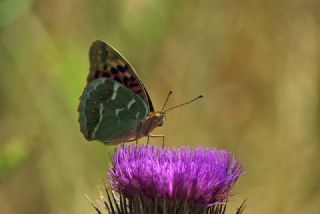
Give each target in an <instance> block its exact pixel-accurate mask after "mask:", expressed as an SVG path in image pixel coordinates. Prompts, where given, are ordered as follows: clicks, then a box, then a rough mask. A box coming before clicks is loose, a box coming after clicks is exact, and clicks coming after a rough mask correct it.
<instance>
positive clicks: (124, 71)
mask: <svg viewBox="0 0 320 214" xmlns="http://www.w3.org/2000/svg"><path fill="white" fill-rule="evenodd" d="M89 61H90V71H89V74H88V77H87V85H86V87H85V89H84V90H83V92H82V95H81V97H80V104H79V108H78V111H79V123H80V130H81V132H82V133H83V135H84V136H85V138H86V139H87V140H89V141H91V140H98V141H101V142H103V143H105V144H117V143H122V142H129V141H134V140H137V139H139V138H141V137H144V136H148V141H149V137H150V136H152V135H150V132H151V131H153V130H154V129H155V128H156V127H159V126H162V125H163V122H164V120H165V113H166V111H167V110H166V111H164V107H165V105H166V103H167V101H168V98H169V96H170V94H171V92H170V93H169V94H168V96H167V99H166V102H165V104H164V106H163V108H162V110H161V111H155V110H154V108H153V105H152V102H151V99H150V96H149V94H148V92H147V90H146V88H145V87H144V85H143V83H142V82H141V81H140V79H139V77H138V75H137V73H136V72H135V71H134V69H133V68H132V66H131V65H130V64H129V63H128V61H127V60H126V59H125V58H124V57H123V56H122V55H121V54H120V53H119V52H118V51H116V50H115V49H114V48H113V47H111V46H110V45H108V44H107V43H105V42H103V41H99V40H97V41H94V42H93V43H92V45H91V47H90V50H89ZM200 97H202V96H199V97H198V98H200ZM196 99H197V98H196ZM194 100H195V99H194ZM189 102H190V101H189ZM189 102H187V103H189ZM185 104H186V103H185ZM182 105H184V104H182ZM179 106H181V105H179ZM174 108H175V107H174ZM170 109H173V108H170ZM170 109H168V110H170ZM157 137H163V140H164V136H163V135H160V136H157Z"/></svg>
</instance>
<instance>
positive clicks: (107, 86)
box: [79, 78, 148, 142]
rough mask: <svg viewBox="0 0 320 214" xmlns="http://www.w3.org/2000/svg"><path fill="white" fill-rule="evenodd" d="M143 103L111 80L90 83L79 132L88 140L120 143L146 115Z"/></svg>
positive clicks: (80, 109) (83, 103) (81, 112)
mask: <svg viewBox="0 0 320 214" xmlns="http://www.w3.org/2000/svg"><path fill="white" fill-rule="evenodd" d="M147 111H148V110H147V106H146V104H145V103H144V101H143V100H142V99H141V98H140V97H139V96H138V95H136V94H135V93H133V92H132V91H131V90H129V89H128V88H126V87H125V86H123V85H121V84H120V83H118V82H116V81H114V80H111V79H109V78H99V79H96V80H93V81H91V82H90V83H89V84H88V85H87V87H86V88H85V89H84V91H83V94H82V95H81V97H80V105H79V114H80V115H79V122H80V130H81V132H82V133H83V134H84V136H85V137H86V139H87V140H99V141H102V142H117V141H118V140H119V139H123V138H125V137H126V136H128V135H129V133H130V131H132V129H134V128H135V127H136V125H137V124H139V123H140V122H141V121H142V120H143V119H144V118H145V117H146V115H147V113H148V112H147Z"/></svg>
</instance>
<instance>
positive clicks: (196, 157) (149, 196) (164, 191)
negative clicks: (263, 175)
mask: <svg viewBox="0 0 320 214" xmlns="http://www.w3.org/2000/svg"><path fill="white" fill-rule="evenodd" d="M242 174H243V167H242V165H241V164H240V163H239V162H238V161H236V160H235V159H234V157H233V155H232V154H231V153H228V152H226V151H224V150H216V149H211V148H196V149H194V150H192V149H190V148H179V149H172V150H169V149H165V148H157V147H155V146H144V145H140V146H137V147H135V146H126V147H120V148H119V149H118V150H117V151H115V154H114V159H113V164H112V166H111V168H110V170H109V175H110V180H109V183H110V185H111V188H112V190H113V193H114V192H116V193H114V194H112V196H111V197H110V195H109V193H108V192H107V195H108V200H104V199H103V201H104V204H105V208H106V209H107V210H109V213H114V214H115V213H131V214H133V213H142V214H146V213H148V214H149V213H150V214H152V213H159V214H161V213H167V214H169V213H170V214H178V213H181V214H185V213H192V214H196V213H199V214H200V213H212V214H222V213H225V209H226V203H227V201H228V197H229V196H230V193H231V190H232V187H233V186H234V184H235V183H236V181H237V179H238V178H239V177H240V176H241V175H242ZM111 198H113V200H111ZM242 205H243V204H242ZM242 205H241V207H240V208H239V209H238V211H237V213H241V212H242V210H243V206H242ZM114 207H115V208H114ZM115 210H117V211H115Z"/></svg>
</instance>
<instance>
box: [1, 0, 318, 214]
mask: <svg viewBox="0 0 320 214" xmlns="http://www.w3.org/2000/svg"><path fill="white" fill-rule="evenodd" d="M95 39H101V40H104V41H106V42H108V43H110V44H111V45H112V46H114V47H115V48H117V49H118V50H119V51H120V52H121V53H122V54H123V55H124V56H126V58H127V59H128V60H129V62H131V64H132V65H133V66H134V67H135V69H136V70H137V72H138V73H139V76H140V77H141V79H142V81H143V82H144V84H145V86H146V87H147V89H148V91H149V94H150V96H151V97H152V100H153V103H154V105H155V107H156V109H160V108H161V106H162V104H163V102H164V99H165V97H166V95H167V93H168V91H169V90H172V91H173V92H174V94H173V96H172V98H171V99H170V101H169V106H173V105H175V104H179V103H181V102H183V101H186V100H188V99H190V98H193V97H195V96H197V95H199V94H201V93H203V94H204V95H205V98H204V99H202V100H200V101H197V102H196V103H193V104H190V105H189V106H185V107H183V108H180V109H176V110H174V111H172V112H169V113H168V115H167V120H166V123H165V125H164V127H162V128H158V129H156V130H155V131H154V132H153V133H154V134H165V135H166V145H167V146H186V145H191V146H196V145H201V146H212V147H217V148H222V149H227V150H229V151H232V152H233V153H234V154H235V156H236V157H237V158H239V159H240V160H241V161H242V162H243V163H244V164H245V167H246V172H247V173H246V174H245V175H244V176H243V177H241V178H240V180H239V183H238V184H237V186H236V188H235V196H234V197H233V199H231V201H230V205H229V213H234V212H233V211H234V209H235V208H236V207H237V206H238V205H239V204H241V202H242V201H243V200H244V199H245V198H247V209H246V212H245V213H247V214H251V213H252V214H256V213H259V214H264V213H268V214H269V213H284V214H286V213H288V214H289V213H290V214H291V213H318V211H319V210H320V185H319V183H317V182H319V177H318V176H320V165H319V163H320V156H319V154H320V144H319V139H320V130H319V128H320V123H319V119H320V104H319V98H320V72H319V69H320V68H319V66H320V52H319V50H320V2H319V1H316V0H307V1H302V0H282V1H275V0H269V1H262V0H256V1H236V0H233V1H231V0H230V1H228V0H202V1H192V0H149V1H148V0H96V1H89V0H69V1H65V0H1V1H0V71H1V72H0V74H1V76H0V81H1V82H0V98H1V102H0V122H1V123H0V213H1V214H12V213H25V214H29V213H30V214H31V213H32V214H33V213H59V214H60V213H61V214H64V213H68V214H70V213H94V210H93V209H92V207H91V206H90V204H89V202H88V201H87V200H86V198H85V197H84V194H85V193H87V194H88V195H89V196H90V197H91V198H93V199H95V198H98V190H97V188H96V187H97V185H100V184H102V183H103V181H104V180H105V179H106V177H107V168H108V164H109V163H108V153H109V152H112V151H113V149H114V146H109V147H106V146H103V145H102V144H99V143H97V142H86V141H85V139H84V137H83V136H82V135H81V133H80V131H79V124H78V122H77V119H78V114H77V106H78V98H79V96H80V94H81V92H82V89H83V87H84V86H85V79H86V76H87V73H88V67H89V62H88V48H89V46H90V45H91V42H92V41H93V40H95ZM145 140H146V139H142V140H140V142H141V143H142V142H145ZM152 144H156V145H161V140H159V139H153V141H152ZM231 211H232V212H231Z"/></svg>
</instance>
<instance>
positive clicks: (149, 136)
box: [147, 134, 164, 148]
mask: <svg viewBox="0 0 320 214" xmlns="http://www.w3.org/2000/svg"><path fill="white" fill-rule="evenodd" d="M151 137H154V138H156V137H161V138H162V148H164V135H153V134H149V135H148V141H147V145H148V144H149V139H150V138H151Z"/></svg>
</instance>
